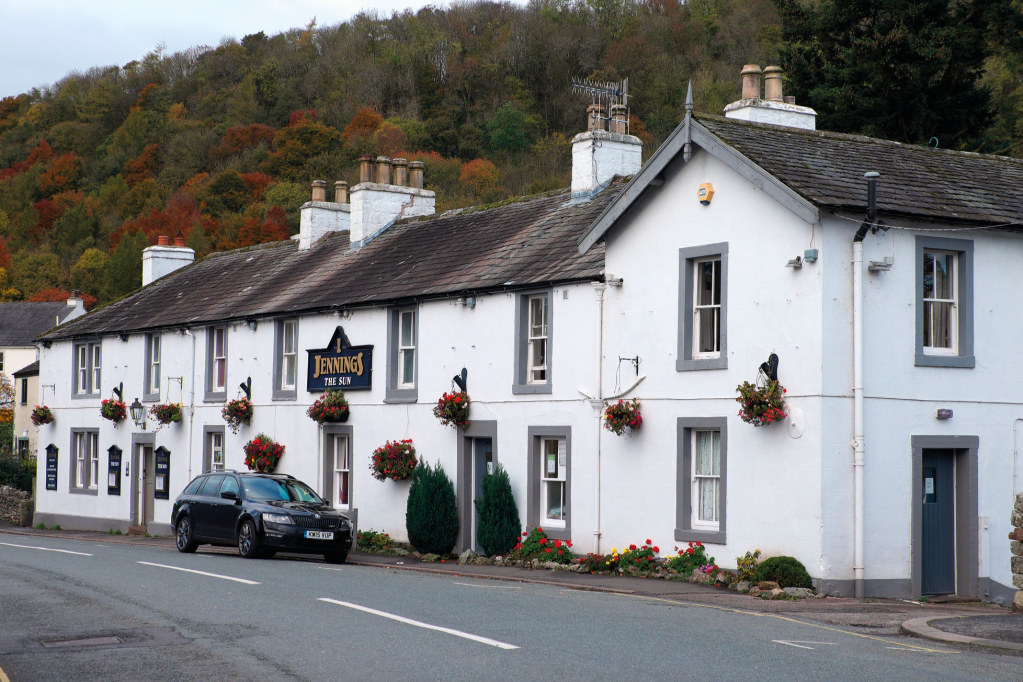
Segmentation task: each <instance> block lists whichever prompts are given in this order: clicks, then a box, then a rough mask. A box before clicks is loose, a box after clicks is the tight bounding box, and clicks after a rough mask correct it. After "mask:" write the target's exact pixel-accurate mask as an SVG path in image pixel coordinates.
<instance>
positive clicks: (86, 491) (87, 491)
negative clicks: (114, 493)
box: [68, 487, 99, 495]
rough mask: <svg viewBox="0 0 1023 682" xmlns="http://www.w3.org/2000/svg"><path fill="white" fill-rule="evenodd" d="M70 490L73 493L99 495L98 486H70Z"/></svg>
mask: <svg viewBox="0 0 1023 682" xmlns="http://www.w3.org/2000/svg"><path fill="white" fill-rule="evenodd" d="M68 492H69V493H71V494H72V495H99V489H98V488H75V487H71V488H68Z"/></svg>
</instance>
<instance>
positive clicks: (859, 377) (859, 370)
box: [852, 172, 880, 599]
mask: <svg viewBox="0 0 1023 682" xmlns="http://www.w3.org/2000/svg"><path fill="white" fill-rule="evenodd" d="M863 177H865V178H866V179H867V219H866V220H865V221H864V222H863V223H862V224H861V225H860V229H859V230H857V231H856V236H855V237H853V257H852V266H853V499H854V509H855V511H854V517H853V543H854V544H853V584H854V586H855V587H854V590H855V595H856V598H857V599H862V598H863V461H864V447H863V238H864V237H865V236H866V234H867V230H868V229H870V227H871V225H872V224H873V222H874V219H875V218H876V217H877V178H878V177H880V175H879V174H878V173H873V172H871V173H865V174H864V175H863Z"/></svg>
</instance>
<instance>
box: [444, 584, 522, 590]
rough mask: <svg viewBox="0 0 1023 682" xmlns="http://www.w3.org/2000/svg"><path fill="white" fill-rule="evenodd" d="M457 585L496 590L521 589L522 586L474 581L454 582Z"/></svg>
mask: <svg viewBox="0 0 1023 682" xmlns="http://www.w3.org/2000/svg"><path fill="white" fill-rule="evenodd" d="M454 584H455V585H462V586H463V587H492V588H494V589H495V590H521V589H522V588H521V587H515V586H512V585H473V584H472V583H454Z"/></svg>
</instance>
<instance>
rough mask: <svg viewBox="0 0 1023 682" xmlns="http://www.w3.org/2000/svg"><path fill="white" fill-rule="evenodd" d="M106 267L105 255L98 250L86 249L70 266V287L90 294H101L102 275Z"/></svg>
mask: <svg viewBox="0 0 1023 682" xmlns="http://www.w3.org/2000/svg"><path fill="white" fill-rule="evenodd" d="M106 267H107V254H105V253H103V252H102V251H100V250H99V249H86V250H85V251H84V252H83V253H82V256H81V258H79V259H78V262H76V263H75V264H74V265H73V266H71V286H72V287H73V288H75V289H78V290H79V291H87V292H89V293H91V294H97V295H98V294H101V293H103V274H104V271H105V269H106Z"/></svg>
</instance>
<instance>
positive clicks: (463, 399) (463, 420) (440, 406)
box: [433, 391, 470, 431]
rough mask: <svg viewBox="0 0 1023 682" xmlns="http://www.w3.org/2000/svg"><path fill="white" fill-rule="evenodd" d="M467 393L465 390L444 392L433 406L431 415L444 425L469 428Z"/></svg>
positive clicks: (463, 428)
mask: <svg viewBox="0 0 1023 682" xmlns="http://www.w3.org/2000/svg"><path fill="white" fill-rule="evenodd" d="M469 402H470V401H469V394H468V393H466V392H465V391H459V392H455V391H452V392H451V393H445V394H444V395H442V396H441V397H440V400H438V401H437V404H436V405H435V406H434V408H433V416H435V417H436V418H437V419H439V420H440V423H441V424H443V425H444V426H454V427H455V428H456V429H462V430H463V431H465V430H466V429H467V428H469Z"/></svg>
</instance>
